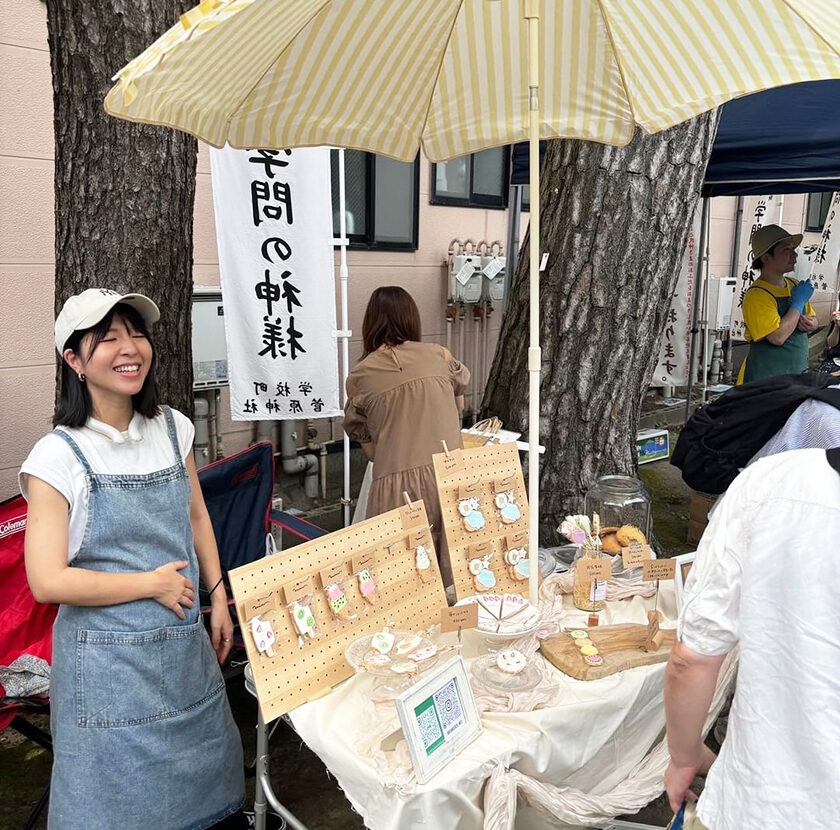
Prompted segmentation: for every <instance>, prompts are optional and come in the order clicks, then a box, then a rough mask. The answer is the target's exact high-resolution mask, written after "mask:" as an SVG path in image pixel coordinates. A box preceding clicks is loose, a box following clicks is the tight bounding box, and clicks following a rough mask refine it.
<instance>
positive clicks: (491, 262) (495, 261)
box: [481, 256, 507, 303]
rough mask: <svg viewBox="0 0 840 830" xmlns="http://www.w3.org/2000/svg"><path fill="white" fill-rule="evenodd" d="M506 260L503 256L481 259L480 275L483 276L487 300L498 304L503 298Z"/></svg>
mask: <svg viewBox="0 0 840 830" xmlns="http://www.w3.org/2000/svg"><path fill="white" fill-rule="evenodd" d="M506 270H507V259H506V258H505V257H503V256H484V257H482V258H481V273H482V274H483V275H484V279H485V288H486V289H487V298H488V299H489V300H492V301H493V302H494V303H500V302H501V301H502V300H504V298H505V271H506Z"/></svg>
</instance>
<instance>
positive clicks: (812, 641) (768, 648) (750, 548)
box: [678, 449, 840, 830]
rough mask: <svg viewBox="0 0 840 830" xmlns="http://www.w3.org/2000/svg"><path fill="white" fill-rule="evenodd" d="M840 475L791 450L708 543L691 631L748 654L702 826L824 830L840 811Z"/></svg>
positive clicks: (744, 482)
mask: <svg viewBox="0 0 840 830" xmlns="http://www.w3.org/2000/svg"><path fill="white" fill-rule="evenodd" d="M838 554H840V475H838V474H837V472H836V471H835V470H834V469H832V467H831V466H830V465H829V464H828V462H827V460H826V456H825V450H822V449H805V450H793V451H791V452H784V453H780V454H778V455H773V456H770V457H768V458H763V459H760V460H759V461H756V462H755V463H754V464H751V465H750V466H749V468H748V469H747V470H745V471H744V472H743V473H741V475H740V476H738V478H737V479H735V481H734V482H733V483H732V485H731V486H730V488H729V490H728V491H727V493H726V496H725V497H724V499H723V500H722V501H721V502H720V504H719V505H718V507H717V509H716V510H715V512H714V515H713V516H712V520H711V522H710V524H709V526H708V528H707V529H706V532H705V533H704V534H703V538H702V540H701V541H700V546H699V548H698V550H697V557H696V559H695V562H694V566H693V567H692V569H691V573H690V574H689V576H688V580H687V582H686V594H685V602H684V605H683V609H682V613H681V615H680V620H679V625H678V635H679V637H680V639H681V640H682V642H683V643H684V644H685V645H686V646H687V647H688V648H690V649H691V650H692V651H695V652H697V653H699V654H707V655H720V654H724V653H726V652H728V651H729V650H730V649H732V647H733V646H734V645H735V644H736V643H738V644H739V645H740V664H739V669H738V683H737V688H736V690H735V699H734V702H733V705H732V711H731V713H730V715H729V724H728V729H727V735H726V740H725V741H724V744H723V747H722V749H721V753H720V756H719V758H718V760H717V761H716V762H715V764H714V765H713V766H712V769H711V770H710V772H709V775H708V778H707V780H706V787H705V790H704V792H703V795H702V796H701V798H700V803H699V805H698V817H699V818H700V820H701V821H702V822H703V824H704V825H706V826H707V827H708V828H710V830H824V828H826V827H834V826H836V825H837V821H838V817H839V816H840V567H838Z"/></svg>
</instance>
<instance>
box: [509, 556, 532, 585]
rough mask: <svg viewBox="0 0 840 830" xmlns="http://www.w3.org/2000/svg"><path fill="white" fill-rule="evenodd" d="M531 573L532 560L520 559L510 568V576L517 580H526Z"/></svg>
mask: <svg viewBox="0 0 840 830" xmlns="http://www.w3.org/2000/svg"><path fill="white" fill-rule="evenodd" d="M530 573H531V560H530V559H520V560H519V561H518V562H517V563H516V564H515V565H514V566H513V567H512V568H508V574H510V578H511V579H513V580H515V581H516V582H524V581H525V580H526V579H528V576H529V575H530Z"/></svg>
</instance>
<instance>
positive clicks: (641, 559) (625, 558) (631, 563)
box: [621, 542, 650, 568]
mask: <svg viewBox="0 0 840 830" xmlns="http://www.w3.org/2000/svg"><path fill="white" fill-rule="evenodd" d="M621 561H622V562H623V563H624V567H625V568H638V567H639V566H640V565H644V564H645V562H649V561H650V545H642V544H639V542H631V543H630V545H629V546H628V547H626V548H622V549H621Z"/></svg>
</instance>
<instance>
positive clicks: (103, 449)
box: [18, 409, 195, 562]
mask: <svg viewBox="0 0 840 830" xmlns="http://www.w3.org/2000/svg"><path fill="white" fill-rule="evenodd" d="M172 415H173V419H174V421H175V431H176V433H177V435H178V447H179V449H180V451H181V458H182V459H186V457H187V454H188V453H189V452H190V450H191V448H192V443H193V438H194V436H195V429H194V427H193V425H192V422H191V421H190V419H189V418H187V417H186V415H182V414H181V413H180V412H178V411H177V410H175V409H173V410H172ZM61 429H64V430H66V431H67V433H68V434H69V435H70V436H71V437H72V438H73V440H74V441H75V442H76V444H77V445H78V447H79V449H80V450H81V451H82V455H84V456H85V458H86V459H87V462H88V464H90V467H91V469H92V470H93V472H94V473H104V474H107V475H116V474H120V473H123V474H126V475H146V474H147V473H155V472H157V471H158V470H165V469H166V468H167V467H171V466H172V465H173V464H174V463H175V458H174V457H173V452H172V442H171V441H170V440H169V431H168V429H167V423H166V416H165V415H164V414H163V413H162V412H161V414H160V415H158V416H157V417H156V418H146V417H144V416H143V415H140V414H139V413H135V415H134V417H133V418H132V419H131V423H130V424H129V425H128V429H127V430H126V431H125V432H120V431H119V430H118V429H115V428H114V427H112V426H109V425H108V424H103V423H102V422H101V421H97V420H95V419H94V418H90V419H89V420H88V422H87V424H86V425H85V426H83V427H79V428H76V429H70V428H69V427H61ZM28 476H35V477H36V478H40V479H42V480H43V481H46V482H47V484H49V485H51V486H53V487H55V489H56V490H58V492H59V493H61V495H62V496H64V498H65V499H67V502H68V504H69V505H70V528H69V544H68V551H67V561H68V562H72V561H73V559H74V557H75V556H76V554H77V553H78V552H79V548H80V546H81V544H82V539H83V537H84V533H85V526H86V524H87V518H88V486H87V482H86V481H85V469H84V467H83V466H82V464H81V462H80V461H79V460H78V459H77V458H76V456H75V454H74V453H73V450H72V449H71V448H70V445H69V444H68V443H67V442H66V441H65V440H64V439H63V438H61V437H60V436H58V435H55V434H54V433H52V432H51V433H49V434H47V435H45V436H44V437H43V438H42V439H41V440H40V441H39V442H38V443H37V444H36V445H35V446H34V447H33V448H32V452H30V453H29V455H28V456H27V458H26V460H25V461H24V462H23V466H22V467H21V468H20V473H19V474H18V482H19V484H20V491H21V493H23V497H24V498H28V495H27V478H28Z"/></svg>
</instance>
